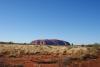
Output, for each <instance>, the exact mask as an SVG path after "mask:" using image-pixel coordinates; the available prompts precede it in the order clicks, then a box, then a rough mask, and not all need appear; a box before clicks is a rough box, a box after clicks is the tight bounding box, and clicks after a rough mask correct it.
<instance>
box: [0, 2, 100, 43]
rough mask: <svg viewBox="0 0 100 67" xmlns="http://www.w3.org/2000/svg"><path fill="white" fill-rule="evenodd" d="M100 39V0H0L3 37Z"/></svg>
mask: <svg viewBox="0 0 100 67" xmlns="http://www.w3.org/2000/svg"><path fill="white" fill-rule="evenodd" d="M35 39H61V40H66V41H69V42H71V43H75V44H87V43H95V42H98V43H100V0H0V41H14V42H31V41H32V40H35Z"/></svg>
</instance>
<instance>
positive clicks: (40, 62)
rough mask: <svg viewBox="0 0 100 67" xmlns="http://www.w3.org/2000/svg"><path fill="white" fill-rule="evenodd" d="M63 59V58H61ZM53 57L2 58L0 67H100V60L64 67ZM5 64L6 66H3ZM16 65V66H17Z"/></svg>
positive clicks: (85, 61)
mask: <svg viewBox="0 0 100 67" xmlns="http://www.w3.org/2000/svg"><path fill="white" fill-rule="evenodd" d="M61 58H63V57H61ZM61 58H58V57H56V56H52V55H33V56H32V55H30V56H23V57H20V58H8V57H0V67H6V66H4V65H6V64H9V65H7V66H9V67H18V65H20V66H19V67H100V58H97V59H89V60H84V61H72V63H70V64H67V66H66V65H64V64H62V61H61V60H60V61H59V59H61ZM3 64H4V65H3ZM15 65H16V66H15Z"/></svg>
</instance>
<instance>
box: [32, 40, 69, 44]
mask: <svg viewBox="0 0 100 67" xmlns="http://www.w3.org/2000/svg"><path fill="white" fill-rule="evenodd" d="M31 44H33V45H70V43H69V42H66V41H63V40H58V39H41V40H34V41H32V42H31Z"/></svg>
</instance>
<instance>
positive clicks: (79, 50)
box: [0, 44, 100, 59]
mask: <svg viewBox="0 0 100 67" xmlns="http://www.w3.org/2000/svg"><path fill="white" fill-rule="evenodd" d="M99 49H100V46H99V45H96V46H95V45H92V46H84V47H82V46H74V47H73V46H49V45H18V44H9V45H7V44H0V56H1V57H2V56H6V57H21V56H23V55H36V54H43V55H50V54H51V55H52V54H57V55H59V56H60V55H66V56H67V57H71V58H74V59H75V58H76V59H86V58H96V57H97V53H98V50H99Z"/></svg>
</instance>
